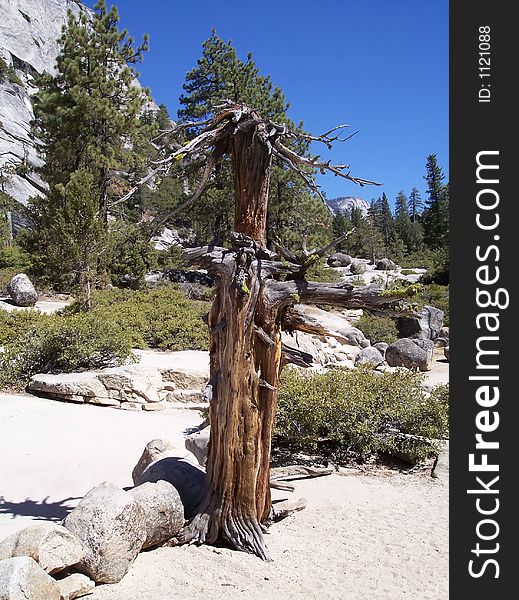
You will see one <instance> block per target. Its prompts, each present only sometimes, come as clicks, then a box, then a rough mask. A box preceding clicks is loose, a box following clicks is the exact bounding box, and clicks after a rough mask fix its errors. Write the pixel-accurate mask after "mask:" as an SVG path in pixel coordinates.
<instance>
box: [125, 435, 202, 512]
mask: <svg viewBox="0 0 519 600" xmlns="http://www.w3.org/2000/svg"><path fill="white" fill-rule="evenodd" d="M132 479H133V483H134V485H135V486H139V485H142V484H143V483H147V482H150V483H156V482H157V481H161V480H163V481H168V482H169V483H171V484H172V485H173V487H174V488H175V489H176V490H177V491H178V493H179V495H180V499H181V501H182V504H183V505H184V517H185V518H186V519H189V518H191V517H192V516H193V515H194V514H195V509H196V508H197V507H198V505H199V504H200V502H201V500H202V496H203V487H204V481H205V471H204V470H203V469H202V468H199V467H198V466H197V465H196V464H195V463H194V461H190V460H189V458H187V457H179V456H177V455H175V448H174V447H173V446H172V444H171V442H170V441H169V440H160V439H157V440H152V441H151V442H148V443H147V444H146V447H145V448H144V451H143V453H142V455H141V457H140V459H139V462H138V463H137V465H136V466H135V467H134V469H133V471H132Z"/></svg>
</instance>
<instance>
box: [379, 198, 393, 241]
mask: <svg viewBox="0 0 519 600" xmlns="http://www.w3.org/2000/svg"><path fill="white" fill-rule="evenodd" d="M378 206H379V210H378V212H377V214H378V223H377V228H378V230H379V231H380V233H381V234H382V237H383V239H384V243H385V245H386V248H390V247H391V244H392V243H393V242H394V239H395V223H394V219H393V213H392V212H391V207H390V206H389V200H388V198H387V196H386V194H385V192H384V193H383V194H382V197H381V198H380V199H379V200H378Z"/></svg>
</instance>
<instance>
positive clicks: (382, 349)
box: [373, 342, 389, 358]
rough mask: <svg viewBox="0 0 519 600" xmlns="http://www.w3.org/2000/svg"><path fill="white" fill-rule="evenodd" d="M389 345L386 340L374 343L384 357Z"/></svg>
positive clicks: (374, 346)
mask: <svg viewBox="0 0 519 600" xmlns="http://www.w3.org/2000/svg"><path fill="white" fill-rule="evenodd" d="M388 346H389V344H387V343H386V342H377V343H376V344H373V348H376V349H377V350H378V351H379V352H380V354H382V356H383V357H384V358H385V356H386V350H387V349H388Z"/></svg>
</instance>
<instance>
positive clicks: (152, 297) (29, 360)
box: [0, 286, 209, 387]
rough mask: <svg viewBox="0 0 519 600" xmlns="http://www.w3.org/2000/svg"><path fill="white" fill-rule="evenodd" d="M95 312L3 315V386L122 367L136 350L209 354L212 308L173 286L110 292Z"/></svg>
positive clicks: (98, 297)
mask: <svg viewBox="0 0 519 600" xmlns="http://www.w3.org/2000/svg"><path fill="white" fill-rule="evenodd" d="M93 303H94V308H93V310H92V311H91V312H89V313H84V312H81V310H80V304H79V303H74V304H72V305H71V306H69V307H67V308H66V309H65V310H63V311H62V312H61V313H56V314H52V315H44V314H41V313H39V312H37V311H33V310H22V311H14V312H12V313H7V312H3V311H0V346H5V351H4V352H3V353H2V354H1V355H0V370H1V371H2V373H1V374H0V387H1V386H6V385H17V386H19V385H22V384H25V383H27V380H28V379H29V378H30V377H31V376H32V375H34V374H35V373H37V372H44V373H51V372H60V373H64V372H71V371H76V370H84V369H96V368H102V367H109V366H115V365H119V364H122V363H123V362H124V361H126V360H127V359H128V358H130V357H131V355H132V354H131V349H132V348H159V349H161V350H207V348H208V342H209V340H208V332H207V326H206V325H205V323H204V322H203V321H202V316H203V315H204V314H205V313H206V312H207V310H208V308H209V305H208V304H207V303H206V302H195V301H192V300H189V299H188V298H186V296H185V295H184V294H182V292H181V291H179V290H178V289H176V288H175V287H174V286H165V287H163V288H159V289H156V290H146V291H140V292H136V291H132V290H128V289H117V288H114V289H110V290H104V291H97V292H94V294H93Z"/></svg>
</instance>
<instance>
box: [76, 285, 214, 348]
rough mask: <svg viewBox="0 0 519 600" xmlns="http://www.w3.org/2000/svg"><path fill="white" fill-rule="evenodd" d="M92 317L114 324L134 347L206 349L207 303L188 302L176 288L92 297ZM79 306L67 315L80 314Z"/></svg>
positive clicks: (112, 292)
mask: <svg viewBox="0 0 519 600" xmlns="http://www.w3.org/2000/svg"><path fill="white" fill-rule="evenodd" d="M92 305H93V310H92V313H91V314H92V315H93V316H94V317H96V318H98V319H100V320H101V321H107V322H113V323H114V324H116V325H117V326H118V327H119V328H120V329H121V330H123V331H125V332H126V334H127V335H128V336H129V337H131V339H132V343H133V345H134V347H135V348H158V349H160V350H207V349H208V347H209V336H208V331H207V326H206V325H205V323H204V322H203V321H202V317H203V315H204V314H205V313H207V311H208V310H209V304H208V303H207V302H202V301H194V300H189V299H188V298H187V297H186V296H185V295H184V294H183V293H182V292H181V291H180V290H179V289H177V288H176V287H175V286H172V285H168V286H163V287H159V288H156V289H152V290H140V291H132V290H127V289H120V288H113V289H109V290H103V291H98V292H95V293H94V294H93V297H92ZM79 308H80V307H79V305H78V304H74V305H72V306H70V307H69V308H68V309H67V310H66V312H68V313H74V312H79Z"/></svg>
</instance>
